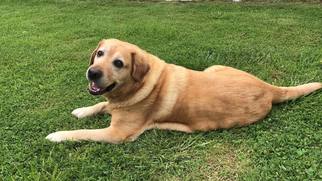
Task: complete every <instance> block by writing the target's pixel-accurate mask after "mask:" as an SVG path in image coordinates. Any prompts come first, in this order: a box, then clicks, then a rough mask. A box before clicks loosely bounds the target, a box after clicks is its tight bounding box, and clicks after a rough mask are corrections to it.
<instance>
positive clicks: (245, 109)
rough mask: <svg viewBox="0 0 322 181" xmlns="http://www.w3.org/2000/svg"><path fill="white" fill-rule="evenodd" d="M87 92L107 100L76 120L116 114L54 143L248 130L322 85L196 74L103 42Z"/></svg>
mask: <svg viewBox="0 0 322 181" xmlns="http://www.w3.org/2000/svg"><path fill="white" fill-rule="evenodd" d="M87 79H88V80H89V87H88V89H89V92H90V93H91V94H93V95H103V96H104V97H105V98H106V100H107V101H106V102H101V103H98V104H96V105H94V106H89V107H83V108H79V109H75V110H74V111H73V112H72V114H73V115H75V116H76V117H78V118H83V117H87V116H92V115H95V114H98V113H109V114H111V115H112V120H111V123H110V126H109V127H108V128H104V129H89V130H88V129H82V130H74V131H58V132H55V133H51V134H49V135H48V136H47V137H46V138H47V139H48V140H50V141H54V142H61V141H65V140H73V141H78V140H92V141H103V142H108V143H121V142H124V141H133V140H135V139H136V138H137V137H138V136H139V135H140V134H142V133H143V132H144V131H145V130H148V129H151V128H159V129H168V130H177V131H183V132H188V133H191V132H194V131H208V130H215V129H221V128H231V127H234V126H245V125H249V124H251V123H254V122H256V121H258V120H260V119H263V118H264V117H265V116H266V115H267V114H268V113H269V111H270V110H271V108H272V104H274V103H279V102H283V101H286V100H290V99H295V98H297V97H300V96H303V95H307V94H309V93H311V92H313V91H315V90H318V89H320V88H322V84H321V83H309V84H305V85H300V86H295V87H277V86H273V85H270V84H268V83H266V82H264V81H262V80H260V79H258V78H256V77H255V76H253V75H250V74H248V73H246V72H243V71H240V70H237V69H234V68H231V67H226V66H220V65H215V66H212V67H209V68H207V69H206V70H204V71H194V70H190V69H187V68H184V67H181V66H177V65H173V64H167V63H166V62H164V61H163V60H161V59H159V58H158V57H156V56H154V55H152V54H149V53H147V52H145V51H144V50H142V49H140V48H139V47H137V46H135V45H133V44H130V43H127V42H123V41H120V40H116V39H108V40H102V41H101V42H100V43H99V45H98V47H97V48H96V49H95V50H94V52H93V53H92V56H91V60H90V67H89V68H88V70H87Z"/></svg>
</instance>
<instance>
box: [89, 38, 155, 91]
mask: <svg viewBox="0 0 322 181" xmlns="http://www.w3.org/2000/svg"><path fill="white" fill-rule="evenodd" d="M149 69H150V67H149V64H148V62H146V60H145V58H144V53H143V52H142V50H140V49H139V48H138V47H136V46H135V45H132V44H130V43H126V42H122V41H120V40H116V39H108V40H102V41H101V42H100V43H99V44H98V46H97V48H96V49H95V50H94V51H93V53H92V56H91V59H90V66H89V68H88V69H87V72H86V76H87V79H88V80H89V88H88V89H89V92H90V93H91V94H92V95H108V94H111V93H112V92H117V91H120V90H118V89H121V88H122V87H124V85H126V84H128V85H134V84H136V83H140V82H142V81H143V79H144V77H145V75H146V74H147V73H148V71H149Z"/></svg>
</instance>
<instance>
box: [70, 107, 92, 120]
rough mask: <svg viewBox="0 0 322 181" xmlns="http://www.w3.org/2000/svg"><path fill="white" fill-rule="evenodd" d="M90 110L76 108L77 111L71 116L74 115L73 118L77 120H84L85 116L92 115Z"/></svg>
mask: <svg viewBox="0 0 322 181" xmlns="http://www.w3.org/2000/svg"><path fill="white" fill-rule="evenodd" d="M92 114H93V113H92V109H91V108H89V107H82V108H78V109H75V110H74V111H73V112H72V115H74V116H75V117H77V118H79V119H80V118H84V117H87V116H90V115H92Z"/></svg>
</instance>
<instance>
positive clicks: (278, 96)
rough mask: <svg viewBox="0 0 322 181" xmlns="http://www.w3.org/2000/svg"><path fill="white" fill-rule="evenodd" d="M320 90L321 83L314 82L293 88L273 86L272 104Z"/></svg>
mask: <svg viewBox="0 0 322 181" xmlns="http://www.w3.org/2000/svg"><path fill="white" fill-rule="evenodd" d="M321 88H322V83H319V82H314V83H309V84H303V85H299V86H294V87H276V86H273V91H272V92H273V103H280V102H284V101H287V100H292V99H296V98H298V97H301V96H305V95H308V94H310V93H311V92H314V91H316V90H319V89H321Z"/></svg>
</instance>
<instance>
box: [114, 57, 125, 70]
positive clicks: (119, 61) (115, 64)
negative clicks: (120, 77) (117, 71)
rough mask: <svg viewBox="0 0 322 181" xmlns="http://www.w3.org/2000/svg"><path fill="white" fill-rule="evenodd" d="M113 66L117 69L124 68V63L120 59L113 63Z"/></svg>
mask: <svg viewBox="0 0 322 181" xmlns="http://www.w3.org/2000/svg"><path fill="white" fill-rule="evenodd" d="M113 65H114V66H115V67H117V68H122V67H123V62H122V61H121V60H119V59H116V60H114V61H113Z"/></svg>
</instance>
